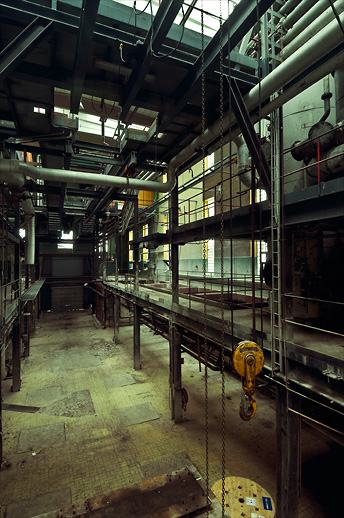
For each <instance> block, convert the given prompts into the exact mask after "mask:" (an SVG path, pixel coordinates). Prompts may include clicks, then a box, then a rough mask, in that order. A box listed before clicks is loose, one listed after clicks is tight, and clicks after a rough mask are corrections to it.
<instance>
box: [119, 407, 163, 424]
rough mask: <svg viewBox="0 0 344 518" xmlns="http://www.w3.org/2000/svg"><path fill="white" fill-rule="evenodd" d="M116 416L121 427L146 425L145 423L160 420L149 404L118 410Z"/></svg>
mask: <svg viewBox="0 0 344 518" xmlns="http://www.w3.org/2000/svg"><path fill="white" fill-rule="evenodd" d="M117 414H118V416H119V418H120V420H121V423H122V425H123V426H131V425H134V424H140V423H146V422H147V421H154V420H155V419H159V418H160V415H159V414H158V412H157V411H156V410H155V408H154V407H153V405H152V404H151V403H143V404H142V405H135V406H127V407H125V408H118V409H117Z"/></svg>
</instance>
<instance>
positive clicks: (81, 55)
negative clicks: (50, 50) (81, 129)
mask: <svg viewBox="0 0 344 518" xmlns="http://www.w3.org/2000/svg"><path fill="white" fill-rule="evenodd" d="M99 1H100V0H83V3H82V11H81V16H80V26H79V36H78V43H77V47H76V53H75V60H74V79H73V87H72V93H71V96H70V112H71V113H74V114H78V113H79V106H80V99H81V95H82V90H83V86H84V81H85V76H86V71H87V66H88V63H89V58H90V52H91V44H92V40H93V31H94V27H95V23H96V17H97V12H98V7H99Z"/></svg>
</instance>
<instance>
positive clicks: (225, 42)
mask: <svg viewBox="0 0 344 518" xmlns="http://www.w3.org/2000/svg"><path fill="white" fill-rule="evenodd" d="M273 1H274V0H246V1H245V2H240V3H239V4H238V5H237V6H236V7H235V9H234V11H233V12H232V14H231V15H230V16H229V18H228V20H227V21H226V22H225V23H223V25H222V27H221V29H219V30H218V32H217V33H216V34H215V36H214V37H213V38H212V39H211V41H210V43H209V44H208V45H207V46H206V48H205V50H204V66H202V55H200V56H199V57H198V58H197V60H196V62H195V64H194V66H193V67H192V68H190V70H189V72H188V73H187V75H186V77H185V79H184V80H183V81H182V83H181V84H180V85H179V87H178V88H177V91H176V93H175V96H174V98H175V106H174V108H173V109H172V110H171V111H170V113H169V114H168V115H166V117H165V118H164V119H163V120H162V122H161V124H160V127H159V128H158V131H159V132H164V131H165V130H166V128H167V126H168V125H169V124H170V123H171V122H172V121H173V120H174V119H175V118H176V117H177V116H178V115H179V113H180V112H181V110H182V109H183V108H184V106H185V105H186V103H187V102H188V101H189V99H190V97H191V96H192V95H193V94H194V93H195V92H196V91H197V90H199V89H200V87H201V78H202V74H203V72H204V74H205V77H206V78H207V77H209V76H210V74H212V73H213V72H214V70H215V68H216V67H217V66H218V62H219V56H220V52H221V43H222V52H223V58H226V57H227V55H228V51H231V50H233V49H234V48H235V47H236V46H237V45H238V44H239V43H240V41H241V40H242V38H243V37H244V36H245V34H247V32H248V31H250V30H251V29H252V27H253V26H254V25H255V24H256V23H257V18H258V19H259V18H260V17H261V16H262V15H263V14H264V13H265V12H266V11H267V9H269V7H271V4H273ZM257 2H258V3H257Z"/></svg>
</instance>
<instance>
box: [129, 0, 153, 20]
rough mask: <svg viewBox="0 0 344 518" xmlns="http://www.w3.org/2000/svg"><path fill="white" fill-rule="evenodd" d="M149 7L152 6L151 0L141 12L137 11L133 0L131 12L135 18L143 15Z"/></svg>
mask: <svg viewBox="0 0 344 518" xmlns="http://www.w3.org/2000/svg"><path fill="white" fill-rule="evenodd" d="M149 5H152V2H151V0H148V2H147V5H146V7H145V8H144V9H143V10H142V11H137V10H136V0H135V1H134V4H133V11H134V14H135V16H140V14H143V13H144V12H145V10H146V9H147V7H148V6H149Z"/></svg>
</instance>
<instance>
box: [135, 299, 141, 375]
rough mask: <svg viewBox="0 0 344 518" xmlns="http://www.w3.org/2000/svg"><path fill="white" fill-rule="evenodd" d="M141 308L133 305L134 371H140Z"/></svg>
mask: <svg viewBox="0 0 344 518" xmlns="http://www.w3.org/2000/svg"><path fill="white" fill-rule="evenodd" d="M141 310H142V308H141V306H139V305H138V304H134V369H135V370H136V371H138V370H140V369H141V343H140V316H141Z"/></svg>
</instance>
